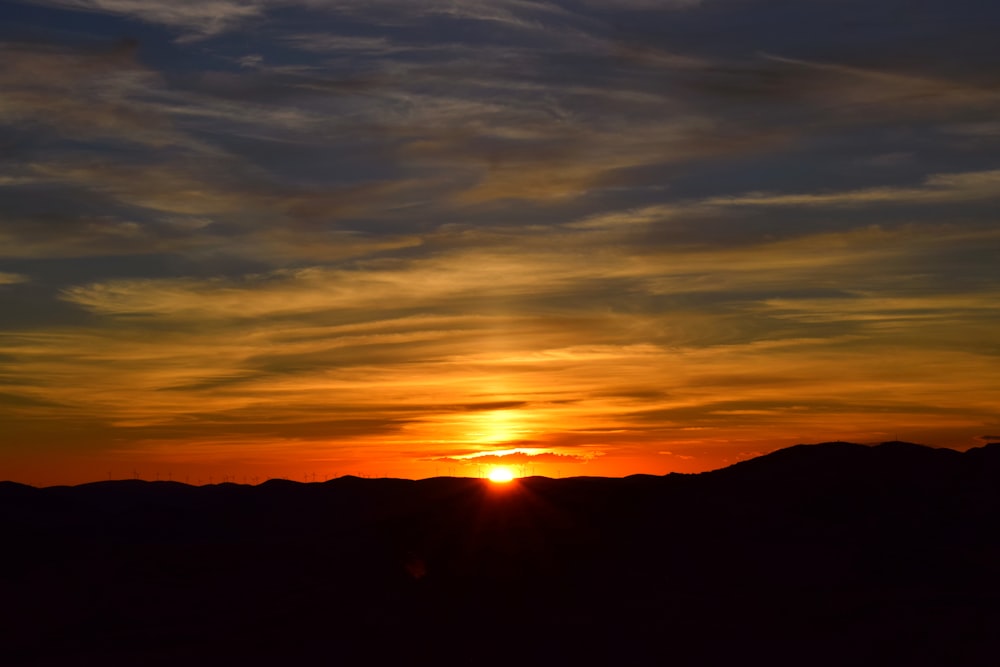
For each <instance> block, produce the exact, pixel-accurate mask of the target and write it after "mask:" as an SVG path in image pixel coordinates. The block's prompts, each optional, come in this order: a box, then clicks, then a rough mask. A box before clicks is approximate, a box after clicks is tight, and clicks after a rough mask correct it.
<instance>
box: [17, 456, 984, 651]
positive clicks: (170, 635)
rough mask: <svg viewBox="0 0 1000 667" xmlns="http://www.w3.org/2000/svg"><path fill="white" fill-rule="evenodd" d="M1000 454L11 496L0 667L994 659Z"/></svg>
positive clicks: (56, 490) (126, 487) (771, 459)
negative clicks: (687, 470)
mask: <svg viewBox="0 0 1000 667" xmlns="http://www.w3.org/2000/svg"><path fill="white" fill-rule="evenodd" d="M998 526H1000V446H997V445H993V446H989V447H984V448H979V449H975V450H970V451H969V452H966V453H963V454H960V453H958V452H954V451H950V450H936V449H930V448H926V447H921V446H918V445H911V444H906V443H886V444H884V445H881V446H878V447H864V446H861V445H852V444H849V443H828V444H823V445H811V446H799V447H793V448H790V449H786V450H781V451H778V452H775V453H773V454H770V455H767V456H764V457H761V458H759V459H754V460H752V461H747V462H744V463H741V464H738V465H735V466H732V467H730V468H726V469H724V470H720V471H716V472H712V473H705V474H701V475H668V476H666V477H651V476H635V477H630V478H627V479H603V478H575V479H562V480H553V479H547V478H537V477H536V478H527V479H522V480H519V481H517V482H515V483H513V484H510V485H507V486H497V485H491V484H490V483H489V482H485V481H482V480H473V479H456V478H437V479H430V480H423V481H405V480H363V479H357V478H350V477H348V478H340V479H336V480H333V481H330V482H326V483H323V484H299V483H294V482H287V481H272V482H268V483H265V484H262V485H260V486H257V487H249V486H239V485H233V484H223V485H217V486H211V487H191V486H186V485H183V484H177V483H171V482H138V481H122V482H102V483H96V484H88V485H83V486H77V487H53V488H47V489H34V488H31V487H25V486H21V485H17V484H11V483H2V484H0V531H2V533H0V534H2V544H3V547H2V548H3V555H2V565H3V569H2V571H0V582H2V590H0V593H2V598H0V605H2V608H0V664H3V665H19V664H38V665H192V664H195V665H202V664H212V665H229V664H233V665H236V664H268V665H285V664H293V665H303V664H334V665H355V664H416V665H421V664H470V665H475V664H515V665H519V664H551V665H564V664H565V665H569V664H574V663H575V664H599V665H603V664H607V665H613V664H642V665H646V664H697V665H729V664H750V665H756V664H760V665H772V666H773V665H811V666H815V665H984V666H985V665H996V664H1000V662H998V661H1000V652H998V651H1000V574H998V566H1000V531H998Z"/></svg>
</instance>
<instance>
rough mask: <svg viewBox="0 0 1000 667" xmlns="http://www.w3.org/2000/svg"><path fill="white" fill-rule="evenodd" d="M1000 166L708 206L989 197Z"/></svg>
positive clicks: (726, 199) (730, 199)
mask: <svg viewBox="0 0 1000 667" xmlns="http://www.w3.org/2000/svg"><path fill="white" fill-rule="evenodd" d="M998 185H1000V170H987V171H975V172H964V173H953V174H933V175H931V176H928V177H926V178H925V179H924V182H923V183H922V185H921V186H920V187H909V188H901V187H876V188H865V189H861V190H848V191H843V192H827V193H808V194H776V193H756V192H755V193H749V194H744V195H735V196H731V197H718V198H713V199H708V200H706V201H704V202H702V204H703V205H706V206H867V205H872V204H928V203H935V204H936V203H950V202H965V201H978V200H989V199H996V198H998V197H1000V194H998V193H1000V190H998Z"/></svg>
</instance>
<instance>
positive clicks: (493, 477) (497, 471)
mask: <svg viewBox="0 0 1000 667" xmlns="http://www.w3.org/2000/svg"><path fill="white" fill-rule="evenodd" d="M489 478H490V481H491V482H496V483H498V484H505V483H507V482H510V481H512V480H513V479H514V471H513V470H511V469H510V468H509V467H507V466H493V468H492V469H491V470H490V474H489Z"/></svg>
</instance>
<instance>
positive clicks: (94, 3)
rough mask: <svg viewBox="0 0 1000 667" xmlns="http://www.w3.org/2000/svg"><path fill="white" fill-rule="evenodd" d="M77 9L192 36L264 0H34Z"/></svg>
mask: <svg viewBox="0 0 1000 667" xmlns="http://www.w3.org/2000/svg"><path fill="white" fill-rule="evenodd" d="M34 2H35V3H36V4H44V5H49V6H54V7H61V8H65V9H72V10H78V11H88V12H101V13H107V14H119V15H122V16H127V17H130V18H135V19H138V20H140V21H145V22H147V23H156V24H160V25H164V26H167V27H170V28H175V29H178V30H183V31H185V32H187V33H189V34H195V35H214V34H217V33H220V32H222V31H224V30H227V29H229V28H231V27H233V26H235V25H237V24H239V23H242V22H243V21H245V20H247V19H250V18H253V17H257V16H260V15H261V13H262V12H263V10H264V7H265V5H266V4H267V3H266V2H265V0H34Z"/></svg>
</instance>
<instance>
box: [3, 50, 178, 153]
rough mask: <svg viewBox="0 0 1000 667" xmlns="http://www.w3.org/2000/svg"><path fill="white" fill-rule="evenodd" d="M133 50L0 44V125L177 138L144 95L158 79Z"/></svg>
mask: <svg viewBox="0 0 1000 667" xmlns="http://www.w3.org/2000/svg"><path fill="white" fill-rule="evenodd" d="M135 48H136V45H135V43H133V42H129V41H120V42H118V43H115V44H113V45H109V46H103V47H76V48H72V47H66V46H56V45H52V44H18V43H10V42H8V43H0V58H2V59H3V61H4V68H3V70H2V71H0V88H2V89H3V90H4V95H3V96H2V97H0V124H13V125H16V126H19V127H22V128H37V127H39V126H42V127H47V128H49V129H50V130H52V131H55V132H56V133H58V134H59V135H61V136H62V137H64V138H79V137H93V138H103V139H114V140H125V141H131V142H135V143H138V144H143V145H148V146H159V147H162V146H165V145H169V144H172V143H176V142H177V141H178V140H179V137H178V135H177V134H176V133H175V132H174V131H173V129H172V127H171V123H170V121H169V118H168V117H167V116H166V115H164V114H163V113H161V112H160V110H158V109H156V108H154V107H153V106H152V105H151V104H150V103H149V102H148V101H147V100H146V95H147V94H148V93H149V91H150V90H151V89H153V88H155V87H156V86H158V85H159V77H158V76H157V75H156V74H155V73H153V72H151V71H150V70H147V69H145V68H144V67H142V66H141V65H140V64H139V63H138V62H137V60H136V58H135Z"/></svg>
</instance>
